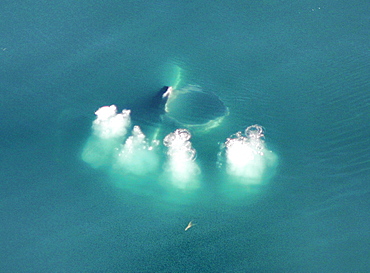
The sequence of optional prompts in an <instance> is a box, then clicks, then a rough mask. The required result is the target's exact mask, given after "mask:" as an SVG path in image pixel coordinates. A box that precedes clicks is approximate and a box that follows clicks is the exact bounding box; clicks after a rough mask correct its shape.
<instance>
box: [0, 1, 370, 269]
mask: <svg viewBox="0 0 370 273" xmlns="http://www.w3.org/2000/svg"><path fill="white" fill-rule="evenodd" d="M369 8H370V6H369V3H368V1H354V2H353V1H352V2H348V1H335V2H333V1H301V0H298V1H293V2H291V1H283V0H265V1H233V2H232V3H231V2H230V3H229V2H227V1H223V2H222V1H190V2H184V3H179V2H178V1H156V2H151V3H150V2H149V3H148V1H109V2H108V1H106V2H103V1H78V2H76V1H59V2H58V3H55V2H50V1H41V2H37V3H36V2H35V3H31V2H29V1H23V2H22V1H5V2H4V3H3V5H2V8H1V14H2V16H1V19H0V20H1V24H0V30H1V32H0V33H1V35H0V36H1V37H0V49H1V50H0V59H1V65H0V69H1V77H0V92H1V96H0V106H1V107H0V114H1V127H0V147H1V153H0V158H1V167H0V178H1V180H0V181H1V183H0V189H1V191H0V194H1V196H0V212H1V219H2V221H1V227H0V239H1V250H0V261H1V262H0V272H369V271H370V233H369V227H370V184H369V177H370V148H369V147H370V138H369V135H370V129H369V124H370V80H369V79H370V66H369V63H370V46H369V38H368V33H369V31H370V29H369V18H370V14H369V10H370V9H369ZM177 68H181V80H182V82H184V84H191V85H197V86H200V87H201V88H202V90H204V91H207V92H212V93H213V94H215V95H216V96H218V98H219V99H220V100H221V101H222V102H223V103H224V104H225V105H226V106H227V108H228V110H229V114H228V115H227V116H225V118H224V119H223V120H222V122H221V123H220V124H219V126H217V127H215V128H213V129H211V130H208V131H206V130H203V131H202V130H193V129H192V128H188V129H189V131H190V133H191V134H192V138H191V139H190V141H191V144H192V147H193V148H194V149H195V150H196V152H197V156H196V158H195V161H193V162H194V163H195V164H197V167H198V168H199V172H194V173H195V176H194V177H191V178H190V179H189V180H188V181H187V182H189V183H192V182H194V181H196V184H195V186H194V187H192V188H191V189H189V188H186V187H185V189H184V188H181V187H178V184H177V181H178V177H176V176H174V177H172V176H163V173H166V172H167V173H168V172H169V173H170V174H171V172H173V169H171V166H173V165H171V164H169V163H168V162H169V158H168V157H166V154H165V151H166V150H165V147H164V146H163V145H160V146H161V147H160V148H159V150H158V151H156V153H157V154H156V155H157V156H158V159H152V158H149V157H148V156H147V155H146V154H144V155H143V154H140V153H139V152H138V150H135V149H134V155H133V156H132V160H134V159H135V160H138V162H139V163H138V164H141V163H140V162H142V161H140V160H141V159H143V158H144V159H145V160H146V161H145V163H144V164H143V165H135V166H134V169H135V170H139V173H138V174H135V173H134V174H133V173H132V172H131V173H130V172H128V171H121V169H120V166H118V167H117V165H114V163H112V161H113V156H112V155H110V156H109V157H108V161H104V164H103V165H104V166H100V167H96V168H94V167H93V166H91V164H89V163H86V161H84V160H83V157H82V154H83V151H84V147H86V143H87V142H88V139H89V138H90V137H91V135H92V129H91V126H92V122H93V121H94V119H95V118H96V117H95V114H94V113H95V111H97V110H98V109H99V108H100V107H102V106H109V105H112V104H114V105H116V106H117V108H118V109H119V111H121V110H122V109H124V108H127V109H139V110H138V111H139V112H140V109H141V108H146V102H147V100H148V98H151V97H152V96H154V95H155V94H156V92H158V90H159V89H160V88H161V87H162V86H163V85H171V84H173V83H174V82H175V78H176V75H177V74H178V72H176V71H177V70H176V69H177ZM203 109H204V108H203V107H202V105H201V104H200V105H198V106H197V107H195V109H194V111H193V112H192V113H194V115H195V116H196V115H197V113H198V114H199V115H200V113H202V110H203ZM145 110H146V109H145ZM134 124H135V123H133V125H134ZM254 124H259V125H261V126H263V127H264V128H265V144H266V146H267V148H266V149H268V150H269V151H272V152H273V153H274V154H275V155H276V162H275V161H274V162H275V163H276V168H275V169H274V168H270V169H269V168H267V170H262V172H267V173H268V175H267V176H266V177H264V179H261V180H259V179H257V180H254V182H253V183H248V181H250V179H249V178H245V177H244V178H243V177H242V179H240V177H239V178H235V177H234V176H233V171H231V172H228V171H227V167H226V166H225V165H227V163H226V161H227V159H226V158H225V155H223V157H224V162H223V164H222V165H221V166H220V167H217V166H218V163H219V161H218V153H219V152H220V145H221V144H222V143H224V142H225V141H226V139H227V138H228V137H230V136H231V135H232V134H235V133H236V132H238V131H244V130H245V129H246V128H247V127H248V126H251V125H254ZM137 125H141V124H137ZM160 126H162V127H161V128H164V129H163V132H162V134H164V135H166V134H168V133H170V132H171V130H172V129H173V128H170V126H167V125H162V124H159V123H154V124H153V126H152V127H154V128H156V127H160ZM149 128H150V127H149ZM170 129H171V130H170ZM130 130H131V129H130ZM143 130H144V128H143ZM144 133H145V134H147V135H150V133H151V132H150V129H148V131H144ZM128 135H130V132H128V133H127V136H128ZM164 135H162V136H161V139H162V138H163V137H164ZM103 146H104V145H103ZM99 147H101V146H99ZM136 152H137V154H136ZM155 160H156V162H157V163H158V166H157V168H156V169H155V168H154V169H155V171H153V172H149V173H145V174H144V173H142V172H141V173H140V170H143V169H147V168H146V167H147V166H152V163H153V162H154V161H155ZM243 160H244V159H243ZM130 162H134V161H130ZM135 162H136V161H135ZM244 162H245V161H244ZM251 164H252V165H251V166H252V167H251V169H252V170H255V169H259V167H260V164H259V163H255V162H254V163H251ZM253 164H254V165H253ZM261 164H262V165H263V163H261ZM113 165H114V166H113ZM136 166H141V167H142V168H143V169H137V168H135V167H136ZM181 166H182V165H181ZM186 166H187V167H188V168H189V169H185V170H186V172H183V173H182V176H181V177H180V178H183V177H184V175H185V177H186V175H187V174H188V173H189V172H190V171H191V170H194V169H191V167H189V165H186ZM249 167H250V166H249ZM241 168H242V169H243V168H246V166H245V165H243V166H242V167H241ZM180 169H181V170H184V168H180ZM243 170H244V169H243ZM180 178H179V179H180ZM184 179H185V178H184ZM248 179H249V180H248ZM170 180H171V181H172V182H171V183H169V182H168V181H170ZM180 180H181V179H180ZM240 181H242V182H240ZM190 221H192V222H193V223H194V224H195V225H194V226H192V227H191V228H189V229H188V230H187V231H185V228H186V227H187V225H188V223H189V222H190Z"/></svg>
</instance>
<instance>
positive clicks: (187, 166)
mask: <svg viewBox="0 0 370 273" xmlns="http://www.w3.org/2000/svg"><path fill="white" fill-rule="evenodd" d="M190 138H191V134H190V132H189V131H188V130H186V129H177V130H176V131H174V132H173V133H170V134H168V135H167V136H166V137H165V138H164V140H163V144H164V145H165V146H166V147H167V148H168V150H167V162H166V164H165V168H164V169H165V178H166V179H168V180H169V181H170V182H171V184H172V185H174V186H175V187H177V188H179V189H195V188H198V187H199V175H200V168H199V166H198V165H197V164H196V163H195V155H196V151H195V149H194V148H193V147H192V144H191V142H190V141H189V139H190Z"/></svg>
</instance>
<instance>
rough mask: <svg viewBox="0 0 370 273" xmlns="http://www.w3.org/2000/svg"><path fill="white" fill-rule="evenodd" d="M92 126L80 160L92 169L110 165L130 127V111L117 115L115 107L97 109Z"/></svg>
mask: <svg viewBox="0 0 370 273" xmlns="http://www.w3.org/2000/svg"><path fill="white" fill-rule="evenodd" d="M95 115H96V116H97V117H96V119H95V120H94V121H93V125H92V131H93V132H92V135H91V136H90V137H89V139H88V140H87V142H86V144H85V146H84V148H83V151H82V160H83V161H85V162H86V163H88V164H90V165H91V166H92V167H93V168H98V167H101V166H107V165H111V164H112V160H113V159H114V158H115V155H116V154H117V153H118V149H119V147H120V145H121V143H122V141H123V140H124V138H125V136H126V133H127V130H128V128H129V126H130V123H131V119H130V110H123V111H122V113H119V114H117V107H116V106H115V105H111V106H104V107H101V108H99V109H98V110H97V111H96V112H95Z"/></svg>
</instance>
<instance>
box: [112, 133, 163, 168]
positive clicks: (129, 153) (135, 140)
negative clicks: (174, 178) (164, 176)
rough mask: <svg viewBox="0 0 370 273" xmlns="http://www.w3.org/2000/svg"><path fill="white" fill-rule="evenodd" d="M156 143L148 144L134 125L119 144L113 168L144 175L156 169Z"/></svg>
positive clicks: (157, 159) (157, 161)
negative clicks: (129, 133)
mask: <svg viewBox="0 0 370 273" xmlns="http://www.w3.org/2000/svg"><path fill="white" fill-rule="evenodd" d="M157 145H158V143H151V145H149V143H148V140H147V138H146V137H145V135H144V134H143V132H142V131H141V129H140V127H139V126H134V128H133V130H132V135H131V136H130V137H128V138H127V140H126V142H125V143H124V144H123V145H121V147H120V149H119V153H118V155H117V160H116V163H115V164H114V167H115V169H117V168H118V169H122V171H124V172H126V173H132V174H135V175H145V174H148V173H152V172H154V171H156V170H157V169H158V165H159V158H158V155H157V152H156V147H155V146H157Z"/></svg>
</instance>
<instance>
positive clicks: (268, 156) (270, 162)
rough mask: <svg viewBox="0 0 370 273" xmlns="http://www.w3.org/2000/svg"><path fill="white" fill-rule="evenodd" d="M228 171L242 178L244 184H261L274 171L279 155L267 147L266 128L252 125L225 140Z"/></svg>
mask: <svg viewBox="0 0 370 273" xmlns="http://www.w3.org/2000/svg"><path fill="white" fill-rule="evenodd" d="M225 156H226V171H227V173H228V174H229V175H231V176H234V177H238V178H242V179H239V180H238V181H240V182H241V183H243V184H246V185H250V184H260V183H261V182H263V181H264V180H265V179H266V178H268V177H269V176H270V174H272V173H273V171H274V169H275V167H276V164H277V156H276V155H275V154H274V153H273V152H272V151H270V150H268V149H267V147H266V144H265V142H264V130H263V128H262V127H261V126H259V125H252V126H250V127H248V128H247V129H246V130H245V133H244V134H242V133H241V132H238V133H236V134H234V135H232V136H231V137H230V138H228V139H227V140H226V142H225Z"/></svg>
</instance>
